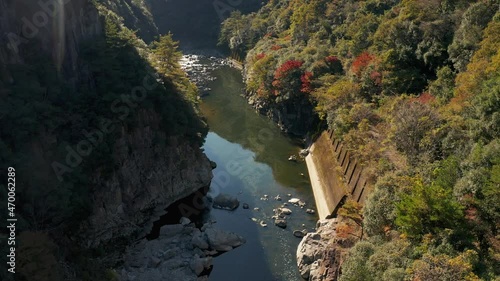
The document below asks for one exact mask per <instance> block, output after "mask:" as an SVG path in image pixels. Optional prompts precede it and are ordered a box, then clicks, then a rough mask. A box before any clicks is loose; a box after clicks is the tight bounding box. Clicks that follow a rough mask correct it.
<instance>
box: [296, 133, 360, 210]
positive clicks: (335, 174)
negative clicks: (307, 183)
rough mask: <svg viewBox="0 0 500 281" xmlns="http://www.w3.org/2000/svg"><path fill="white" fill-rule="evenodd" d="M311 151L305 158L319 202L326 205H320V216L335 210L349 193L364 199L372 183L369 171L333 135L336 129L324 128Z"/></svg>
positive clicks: (358, 199)
mask: <svg viewBox="0 0 500 281" xmlns="http://www.w3.org/2000/svg"><path fill="white" fill-rule="evenodd" d="M310 151H311V153H310V155H308V158H309V159H306V162H307V166H308V169H309V175H310V176H311V184H312V186H313V191H314V195H315V199H316V205H317V206H323V207H322V208H319V207H318V211H320V209H321V211H320V212H319V215H320V218H325V217H327V216H329V215H332V214H335V213H336V212H337V210H338V208H339V207H340V206H341V205H342V203H343V201H344V200H345V199H346V198H347V197H349V196H351V198H352V199H353V200H356V201H357V202H359V203H361V204H362V203H364V199H365V197H366V190H367V187H368V185H369V182H368V178H367V176H366V173H364V172H363V167H362V165H361V164H360V163H358V161H357V160H356V159H354V158H353V157H351V155H350V153H349V151H347V149H346V148H345V146H344V145H343V144H342V142H341V141H340V140H338V139H335V138H334V137H333V131H325V132H323V133H322V134H321V136H320V137H319V138H318V139H317V140H316V141H315V143H314V144H313V145H312V146H311V148H310ZM312 170H314V171H312ZM325 206H326V207H325Z"/></svg>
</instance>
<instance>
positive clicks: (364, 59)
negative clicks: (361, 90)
mask: <svg viewBox="0 0 500 281" xmlns="http://www.w3.org/2000/svg"><path fill="white" fill-rule="evenodd" d="M374 58H375V57H374V56H373V55H370V54H369V53H368V52H363V53H361V55H359V56H357V57H356V59H354V61H353V63H352V66H351V70H352V72H353V73H354V74H355V75H356V76H358V77H360V76H361V73H362V72H363V70H364V69H365V68H366V67H367V66H368V65H369V64H370V63H371V62H372V61H373V59H374Z"/></svg>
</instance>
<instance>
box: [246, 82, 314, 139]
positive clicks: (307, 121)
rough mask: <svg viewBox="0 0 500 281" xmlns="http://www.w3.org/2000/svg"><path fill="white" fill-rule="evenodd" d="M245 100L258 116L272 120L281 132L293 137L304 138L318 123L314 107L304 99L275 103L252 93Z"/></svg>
mask: <svg viewBox="0 0 500 281" xmlns="http://www.w3.org/2000/svg"><path fill="white" fill-rule="evenodd" d="M246 82H248V81H246ZM246 98H247V100H248V103H249V104H250V105H251V106H252V107H253V108H255V109H256V110H257V111H258V112H259V113H260V114H262V115H265V116H267V117H268V118H269V119H271V120H273V121H274V122H275V123H276V124H277V125H278V126H279V127H280V129H281V130H282V131H283V132H285V133H288V134H291V135H294V136H305V135H306V134H307V133H309V132H310V131H311V128H314V126H315V125H316V124H318V122H319V118H318V116H317V115H316V114H315V113H314V111H313V109H314V106H313V105H312V104H311V102H310V101H309V100H308V99H306V98H297V99H292V100H287V101H284V102H275V101H273V100H272V99H268V98H262V97H259V96H258V94H257V93H254V92H248V93H247V94H246Z"/></svg>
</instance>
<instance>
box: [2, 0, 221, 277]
mask: <svg viewBox="0 0 500 281" xmlns="http://www.w3.org/2000/svg"><path fill="white" fill-rule="evenodd" d="M108 2H112V1H108ZM120 3H121V2H120ZM108 4H109V3H108ZM110 15H111V13H110V12H109V10H106V9H105V8H104V6H97V5H96V3H95V2H93V1H90V0H71V1H55V0H54V1H52V0H47V1H39V2H32V1H27V0H21V1H17V0H16V1H10V0H0V31H1V36H2V37H0V40H1V42H0V43H1V44H0V97H1V98H2V103H1V104H0V116H1V118H0V127H1V128H2V130H1V131H0V167H2V169H3V168H4V167H5V166H14V167H16V170H17V174H18V177H19V183H18V184H19V186H20V188H19V192H20V193H22V194H23V196H20V197H19V200H18V201H16V208H17V209H16V211H17V212H18V216H19V218H20V219H21V218H22V221H23V225H22V229H21V230H23V231H28V232H32V231H35V230H37V231H44V232H46V233H48V234H49V236H50V237H51V239H53V240H55V241H56V243H55V244H56V249H57V247H58V246H62V247H61V249H63V248H67V247H68V246H70V247H71V248H76V249H78V250H77V251H80V250H81V249H82V246H83V247H88V248H95V247H98V246H101V245H110V244H113V243H114V242H115V241H117V239H119V238H122V239H126V241H133V240H135V239H137V238H139V237H143V236H142V235H145V234H146V233H147V232H149V231H150V229H151V227H152V224H153V221H154V220H155V219H157V218H158V216H160V215H162V214H164V209H165V208H166V207H167V206H168V205H170V204H171V203H173V202H175V201H177V200H179V199H181V198H183V197H186V196H187V195H189V194H191V193H193V192H195V191H197V190H199V189H200V188H203V187H207V186H208V185H209V184H210V181H211V177H212V173H211V165H210V161H209V160H208V158H207V157H206V156H205V154H204V153H203V151H202V150H201V149H200V147H199V146H200V141H202V139H203V137H204V135H203V134H204V132H206V127H204V126H206V125H204V124H203V122H202V121H201V120H200V118H199V116H198V115H197V113H196V110H195V109H194V108H193V105H192V104H191V103H190V102H189V101H188V100H187V98H185V97H183V92H182V90H180V89H179V88H177V86H175V83H173V82H172V81H170V80H169V79H170V78H168V77H160V76H158V75H155V73H154V68H153V67H151V66H150V65H149V63H148V61H147V59H146V58H147V50H146V49H145V47H144V46H145V45H144V43H142V42H141V40H140V39H138V38H137V37H136V36H135V35H130V34H132V33H131V32H129V31H127V30H125V31H124V32H122V31H123V30H124V28H122V27H121V26H120V24H114V23H113V24H111V25H110V23H109V22H110ZM111 17H112V18H113V20H114V19H115V18H116V15H111ZM110 32H114V34H115V37H114V38H110V37H108V34H109V33H110ZM129 35H130V36H129ZM96 44H102V45H97V46H96ZM89 46H92V47H89ZM138 46H140V47H138ZM103 47H104V48H107V49H106V52H108V53H112V54H113V55H115V54H116V56H118V58H116V57H112V56H109V55H106V54H105V55H103V53H97V52H96V50H101V49H102V48H103ZM139 48H142V49H141V50H139ZM114 51H116V52H115V53H113V52H114ZM145 52H146V54H145ZM119 53H121V54H119ZM120 56H121V57H120ZM103 58H105V59H107V60H105V59H103ZM123 58H130V61H126V60H124V59H123ZM109 63H111V64H112V65H111V66H109ZM131 66H132V67H131ZM123 67H128V68H130V69H127V68H123ZM110 68H111V70H112V71H113V72H112V71H109V69H110ZM131 69H132V70H133V71H132V70H131ZM137 69H140V71H139V70H137ZM130 73H132V74H130ZM127 75H128V76H127ZM135 76H137V77H135ZM144 76H147V77H154V79H149V80H151V81H149V80H148V81H149V82H148V83H149V84H148V85H152V84H154V88H155V89H154V91H147V92H146V95H145V98H144V100H143V102H142V103H139V102H137V101H133V102H132V101H131V100H125V101H124V100H121V99H122V98H123V97H128V98H130V97H135V98H136V99H137V95H140V94H142V92H137V89H138V88H137V87H135V86H137V85H141V84H140V83H141V82H143V79H142V78H143V77H144ZM124 77H125V78H124ZM128 77H134V79H135V80H131V79H130V78H128ZM120 79H121V80H120ZM155 80H156V81H155ZM144 81H145V80H144ZM155 83H156V84H155ZM179 83H180V82H179ZM144 86H145V85H144ZM134 87H135V88H134ZM145 87H146V86H145ZM151 87H153V86H151ZM146 88H148V87H146ZM132 89H136V92H131V90H132ZM140 89H143V88H140ZM148 90H149V89H148ZM130 93H135V94H136V95H135V96H134V95H130ZM127 94H128V95H127ZM119 105H121V106H122V107H121V108H122V109H123V108H124V107H125V108H126V110H127V114H126V115H127V116H126V117H124V118H122V116H120V112H119V111H116V110H117V108H120V107H118V106H119ZM129 111H130V114H129V113H128V112H129ZM121 113H123V111H121ZM169 114H170V115H169ZM176 118H181V119H182V121H180V122H177V121H176V120H177V119H176ZM103 120H107V121H109V122H110V123H109V124H110V126H112V127H113V129H110V130H109V132H106V131H96V130H95V128H96V126H97V124H99V122H100V121H103ZM193 124H195V125H193ZM171 125H172V128H171V127H170V126H171ZM193 128H194V129H193ZM188 130H190V131H189V132H187V131H188ZM88 134H90V135H92V136H88ZM73 153H75V154H73ZM55 163H56V165H55ZM2 192H3V189H2ZM59 238H61V239H60V240H59ZM122 241H123V240H122ZM26 244H27V243H26ZM120 246H124V245H120ZM113 249H114V250H121V249H120V247H118V246H117V245H115V247H113ZM24 250H25V251H29V250H30V249H24ZM43 252H44V253H45V254H46V255H48V256H49V257H50V258H53V257H54V256H56V259H55V260H57V261H58V263H59V264H62V263H66V261H64V260H65V259H67V260H70V258H71V257H70V256H71V254H70V253H68V252H66V251H62V250H61V251H59V252H60V253H59V254H56V252H57V251H56V250H54V248H51V249H50V250H48V249H44V250H43ZM45 254H44V255H45ZM108 254H109V253H108ZM24 256H29V255H28V254H26V253H24ZM101 258H102V260H104V261H105V260H106V257H104V258H103V257H101ZM44 260H48V259H47V258H46V257H42V258H40V262H43V261H44ZM27 262H30V263H32V262H35V261H33V260H28V261H27ZM73 262H74V261H69V262H68V263H69V264H70V266H69V267H72V264H73ZM54 266H55V267H59V265H54ZM87 266H89V265H87ZM102 266H105V267H111V266H113V265H112V264H110V263H107V264H105V265H102ZM90 267H93V265H90ZM75 268H78V266H76V267H75ZM101 269H102V268H99V269H95V270H94V271H95V272H97V271H99V270H101ZM75 270H76V271H78V269H75ZM62 271H63V270H61V269H59V268H54V272H59V273H60V272H62ZM64 271H65V274H62V273H61V274H60V275H59V273H54V274H55V275H54V276H57V278H56V277H54V278H53V279H51V280H70V279H68V276H67V274H66V273H67V272H66V271H68V272H70V273H71V275H76V276H79V275H80V273H75V271H73V272H72V270H64ZM19 272H20V276H23V277H24V278H28V279H27V280H30V278H31V277H32V276H33V274H41V273H40V272H39V273H36V272H33V271H30V269H27V268H19ZM62 276H64V277H62ZM92 276H93V275H92ZM0 277H1V278H0V279H2V280H4V279H3V275H1V274H0ZM9 278H10V277H9ZM41 278H42V277H41ZM5 280H9V279H5ZM40 280H42V279H40ZM71 280H72V279H71ZM92 280H99V278H97V277H95V279H92Z"/></svg>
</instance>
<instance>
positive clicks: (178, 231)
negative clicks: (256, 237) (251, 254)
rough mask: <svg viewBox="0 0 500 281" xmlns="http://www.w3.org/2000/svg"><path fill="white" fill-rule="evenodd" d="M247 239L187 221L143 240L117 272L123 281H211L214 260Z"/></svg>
mask: <svg viewBox="0 0 500 281" xmlns="http://www.w3.org/2000/svg"><path fill="white" fill-rule="evenodd" d="M245 242H246V240H245V239H244V238H243V237H241V236H239V235H237V234H235V233H231V232H226V231H222V230H220V229H217V228H216V227H215V225H214V224H212V223H206V224H204V225H203V227H201V229H199V228H196V227H195V225H194V224H193V223H191V222H190V221H189V220H188V219H186V218H182V219H181V223H180V224H173V225H165V226H163V227H161V229H160V235H159V237H158V238H157V239H154V240H150V241H148V240H146V239H143V240H140V241H138V242H137V243H135V244H134V245H132V246H130V247H129V248H128V249H127V252H126V255H125V262H124V264H123V266H122V267H121V268H119V269H118V270H117V272H118V274H119V275H120V280H123V281H133V280H136V281H145V280H148V281H152V280H182V281H202V280H208V273H209V272H210V270H211V269H212V258H213V257H214V256H217V255H219V254H221V253H224V252H228V251H231V250H232V249H234V248H236V247H239V246H241V245H243V244H244V243H245Z"/></svg>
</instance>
